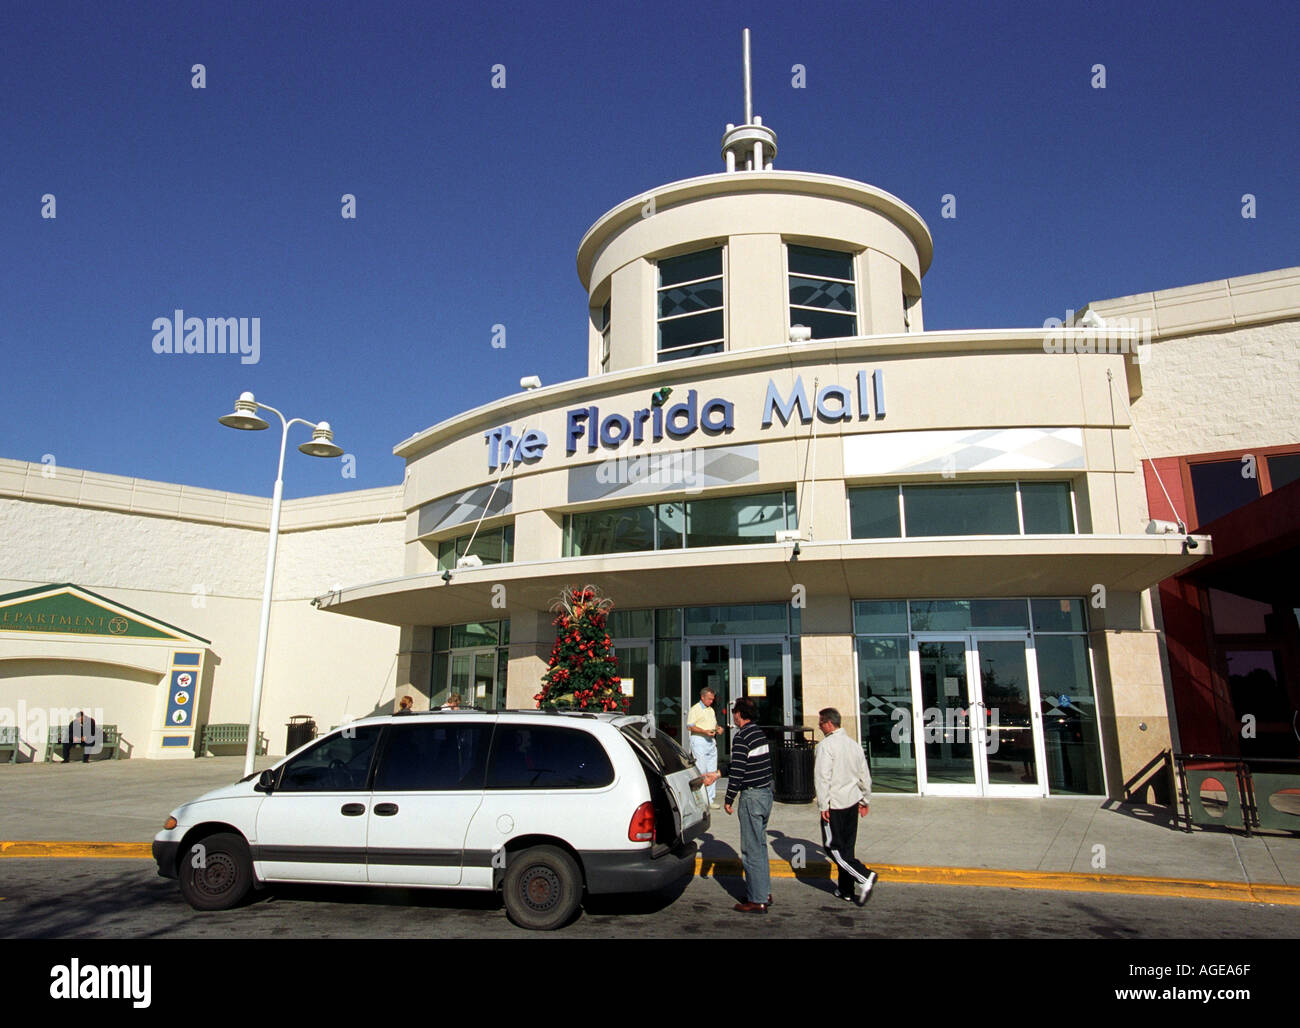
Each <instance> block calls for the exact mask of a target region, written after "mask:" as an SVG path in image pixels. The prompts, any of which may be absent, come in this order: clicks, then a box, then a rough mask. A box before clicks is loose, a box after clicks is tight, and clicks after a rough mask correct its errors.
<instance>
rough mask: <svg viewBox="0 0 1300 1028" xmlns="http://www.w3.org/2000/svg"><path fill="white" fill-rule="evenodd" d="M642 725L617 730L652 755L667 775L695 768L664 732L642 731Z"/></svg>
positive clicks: (689, 758)
mask: <svg viewBox="0 0 1300 1028" xmlns="http://www.w3.org/2000/svg"><path fill="white" fill-rule="evenodd" d="M645 727H646V726H644V725H624V726H623V727H622V728H621V729H619V730H620V731H621V732H622V733H623V734H624V735H626V736H627V737H628V738H629V739H630V740H631V741H632V743H633V745H637V746H643V747H645V748H646V749H647V750H649V751H650V752H651V753H653V754H654V757H655V759H656V760H657V761H658V763H659V766H660V767H661V768H662V769H663V770H664V771H665V772H667V773H668V774H670V775H671V774H676V773H677V772H678V771H689V770H690V769H691V768H692V767H694V766H695V760H694V759H693V758H692V757H688V756H687V755H686V752H685V751H684V750H683V749H682V748H681V747H680V746H678V745H677V743H676V742H674V741H673V739H672V737H671V736H669V735H668V734H666V733H665V732H657V731H656V732H651V731H644V732H643V731H642V729H643V728H645Z"/></svg>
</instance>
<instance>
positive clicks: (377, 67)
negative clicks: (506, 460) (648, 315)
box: [0, 0, 1300, 497]
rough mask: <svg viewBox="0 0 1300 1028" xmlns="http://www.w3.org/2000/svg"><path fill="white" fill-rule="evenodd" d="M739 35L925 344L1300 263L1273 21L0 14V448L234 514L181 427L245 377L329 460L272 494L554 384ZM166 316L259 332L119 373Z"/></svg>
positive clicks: (253, 441) (409, 10)
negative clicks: (346, 215)
mask: <svg viewBox="0 0 1300 1028" xmlns="http://www.w3.org/2000/svg"><path fill="white" fill-rule="evenodd" d="M746 25H748V26H749V27H750V28H751V30H752V33H753V56H754V92H755V109H756V112H757V113H759V114H761V115H762V116H763V119H764V122H765V123H767V124H770V125H772V126H773V127H774V128H775V129H776V131H777V133H778V137H779V146H780V154H779V156H778V158H777V167H778V168H780V169H788V170H800V171H814V172H822V173H826V174H833V175H842V176H846V177H849V178H855V179H859V180H862V181H866V182H870V183H872V184H873V185H876V186H879V187H881V188H884V189H887V190H889V191H890V192H893V193H895V194H896V195H898V196H899V197H900V198H902V199H903V200H904V201H906V202H907V203H909V204H910V205H911V206H912V207H914V208H915V209H916V210H917V211H918V212H920V214H921V215H922V217H923V218H925V220H926V222H927V223H928V224H929V226H930V229H931V232H932V233H933V235H934V240H935V260H934V264H933V266H932V268H931V270H930V272H929V273H928V274H927V276H926V277H925V279H924V288H925V318H926V327H927V328H930V329H940V328H974V327H994V326H1008V327H1023V326H1034V325H1041V324H1042V323H1043V320H1044V319H1045V318H1047V317H1051V316H1058V317H1059V316H1061V315H1062V314H1063V313H1064V311H1065V309H1066V308H1067V307H1076V308H1077V307H1079V306H1081V305H1082V304H1083V303H1086V302H1087V301H1088V300H1091V299H1103V298H1108V297H1113V296H1121V295H1125V294H1128V293H1135V292H1143V291H1147V290H1151V289H1162V288H1168V287H1172V286H1179V285H1188V284H1191V283H1195V282H1203V281H1208V280H1213V279H1217V278H1224V277H1228V276H1233V275H1245V274H1253V273H1256V272H1260V271H1267V270H1272V269H1275V268H1281V267H1289V266H1293V265H1296V264H1300V253H1298V250H1300V248H1298V246H1297V239H1300V174H1297V169H1298V168H1300V119H1297V117H1296V110H1297V108H1298V107H1300V104H1297V97H1296V74H1295V69H1296V59H1295V50H1294V46H1295V40H1296V38H1297V36H1300V13H1297V9H1296V8H1295V7H1294V6H1292V5H1283V4H1274V3H1267V4H1252V3H1246V4H1238V5H1232V6H1229V5H1223V4H1217V3H1215V4H1210V3H1178V4H1175V3H1144V4H1131V3H1080V2H1074V0H1070V2H1065V3H1059V4H1046V3H1044V4H1023V3H1019V4H1012V3H989V4H978V5H976V4H970V5H961V7H960V8H956V6H955V5H950V4H946V3H928V2H921V3H917V4H912V5H899V4H884V3H875V2H856V3H833V4H829V3H828V4H818V3H810V4H806V5H801V6H798V7H795V6H794V5H790V4H778V3H774V2H751V3H746V4H740V3H731V2H720V3H713V4H707V5H698V6H697V5H695V4H686V3H676V2H674V3H661V4H656V5H646V4H635V3H607V4H601V5H598V6H591V7H584V6H581V5H567V4H558V3H557V4H547V5H540V4H537V5H534V4H514V5H512V4H503V3H499V2H496V0H485V2H484V3H476V4H464V5H443V4H426V3H421V4H414V3H383V2H376V3H355V4H353V3H313V4H297V3H295V4H290V3H284V2H271V3H256V4H252V3H249V4H245V3H220V4H216V3H211V4H209V3H184V2H181V3H135V4H129V5H116V4H112V5H108V4H92V3H84V4H68V3H59V2H54V3H50V2H41V3H22V2H18V3H16V2H14V0H8V2H7V3H6V4H5V5H4V7H3V10H0V38H3V39H4V40H5V61H4V62H3V64H0V86H2V87H3V93H2V95H3V97H4V107H5V111H4V114H3V116H0V190H2V195H3V205H2V206H0V332H2V333H3V341H4V350H5V368H4V380H3V381H4V389H3V401H4V402H3V405H2V406H0V457H7V458H11V459H17V460H30V461H41V460H42V459H43V458H44V457H45V456H46V455H47V454H49V455H53V458H54V460H55V461H57V463H58V464H59V465H63V466H71V467H77V468H85V469H89V470H93V471H101V472H107V473H111V474H119V475H133V476H138V477H141V478H150V479H160V480H163V481H170V482H178V483H184V484H187V485H196V486H204V487H208V488H214V489H229V490H233V491H237V492H245V493H253V494H261V495H265V494H268V493H269V492H270V488H271V483H272V479H273V477H274V471H275V441H274V440H272V439H271V433H260V434H253V433H235V432H232V431H230V430H229V429H225V428H222V427H221V426H220V425H218V424H217V421H216V419H217V418H218V417H219V416H220V415H221V414H224V413H226V412H227V411H228V410H229V409H230V407H231V405H232V401H233V400H234V398H235V397H236V396H237V395H238V394H239V393H240V392H241V391H242V390H245V389H250V390H252V391H254V392H255V393H256V394H257V396H258V398H259V399H263V400H265V401H266V402H268V403H272V404H274V405H275V406H277V407H280V408H281V409H282V410H284V411H285V412H286V413H287V414H289V415H291V416H299V417H305V418H309V419H312V420H317V419H322V418H324V419H327V420H329V421H330V422H331V423H332V424H333V425H334V428H335V430H336V433H337V437H338V441H339V443H340V444H341V445H342V446H343V447H344V448H345V449H346V450H347V451H348V452H349V453H350V454H352V455H354V457H355V472H356V477H355V478H344V477H343V476H342V465H341V463H340V462H332V461H330V462H327V461H321V460H312V459H310V458H307V457H303V456H301V455H299V454H297V453H296V452H294V451H292V450H291V454H290V457H289V459H288V463H287V467H286V477H285V495H286V496H291V497H292V496H305V495H314V494H318V493H324V492H336V491H340V490H344V489H351V488H368V487H372V486H383V485H392V484H395V483H397V482H399V481H400V480H401V476H402V462H401V461H400V460H399V459H398V458H396V457H394V456H393V455H392V447H393V446H394V445H395V444H396V443H397V442H399V441H400V440H402V439H404V438H406V437H407V436H409V435H411V434H412V433H414V432H416V431H419V430H421V429H423V428H426V427H428V426H429V425H432V424H434V423H436V422H438V421H441V420H443V419H444V418H447V417H450V416H452V415H454V414H456V413H458V412H460V411H462V410H465V409H467V408H469V407H472V406H475V405H478V404H481V403H487V402H490V401H492V400H493V399H495V398H497V397H500V396H503V395H507V394H509V393H512V392H515V391H516V390H517V388H518V386H517V383H518V380H519V378H520V377H521V376H522V375H526V374H537V375H540V376H541V378H542V380H543V381H544V382H546V383H548V384H550V383H554V382H558V381H562V380H566V379H572V378H576V377H580V376H582V375H583V374H584V373H585V368H586V351H585V346H586V333H585V319H586V305H585V295H584V293H583V291H582V287H581V285H580V283H579V282H578V278H577V274H576V272H575V265H574V256H575V252H576V248H577V244H578V241H579V239H580V238H581V237H582V235H583V233H584V232H585V231H586V230H587V228H588V227H589V226H590V225H591V223H592V222H594V221H595V220H596V219H597V218H598V217H599V216H600V215H601V214H603V213H604V212H605V211H606V210H608V209H609V208H611V207H613V206H615V205H616V204H618V203H619V202H621V201H622V200H624V199H626V198H628V197H630V196H633V195H636V194H637V193H640V192H641V191H643V190H645V189H648V188H650V187H652V186H655V185H658V184H661V183H664V182H668V181H673V180H676V179H682V178H689V177H692V176H695V175H700V174H708V173H712V172H715V171H720V170H721V161H720V159H719V156H718V145H719V140H720V138H721V134H722V131H723V128H724V126H725V124H726V123H727V122H728V121H732V122H739V121H741V120H742V113H743V110H742V91H741V60H740V30H741V28H742V27H744V26H746ZM196 63H202V64H203V65H204V66H205V68H206V88H204V89H194V88H192V86H191V79H192V75H191V70H190V69H191V67H192V65H194V64H196ZM497 64H501V65H504V66H505V69H506V88H504V89H493V88H492V85H491V83H492V67H493V65H497ZM795 64H802V65H803V66H804V67H805V76H806V86H805V87H804V88H794V87H793V85H792V78H793V75H792V67H793V65H795ZM1095 64H1103V65H1105V69H1106V88H1105V89H1095V88H1093V87H1092V85H1091V82H1092V79H1093V73H1092V68H1093V66H1094V65H1095ZM344 193H351V194H353V195H355V196H356V198H357V217H356V218H355V219H354V220H345V219H343V218H342V217H341V216H340V210H341V202H340V197H341V196H342V195H343V194H344ZM1245 193H1251V194H1253V195H1254V196H1255V197H1256V213H1257V216H1256V217H1255V218H1253V219H1246V218H1243V217H1242V216H1241V212H1242V202H1241V197H1242V195H1243V194H1245ZM45 194H53V195H54V196H55V198H56V205H57V207H56V212H57V217H56V218H54V219H45V218H42V217H41V209H42V200H41V198H42V197H43V196H44V195H45ZM944 194H953V195H954V196H955V197H956V198H957V217H956V218H955V219H944V218H942V217H941V216H940V211H941V206H942V199H941V198H942V197H943V196H944ZM177 308H181V309H183V310H184V311H185V312H186V314H187V315H194V316H199V317H227V316H229V317H240V316H243V317H253V316H256V317H260V319H261V355H260V361H259V362H258V363H257V364H255V365H243V364H241V363H240V362H239V360H238V358H237V357H231V356H221V355H203V356H199V355H185V356H167V355H158V354H155V353H154V352H153V349H152V347H151V340H152V338H153V335H154V332H153V329H152V324H153V321H154V319H155V318H158V317H170V316H171V314H172V312H173V311H174V310H175V309H177ZM497 324H501V325H504V326H505V327H506V346H505V348H504V349H494V348H493V347H492V345H491V340H492V332H493V326H494V325H497ZM306 437H307V433H306V431H305V430H304V429H302V428H301V427H299V428H297V429H296V430H295V434H294V435H293V436H291V440H290V444H291V447H292V446H294V445H296V444H297V443H298V442H301V441H303V440H304V439H305V438H306Z"/></svg>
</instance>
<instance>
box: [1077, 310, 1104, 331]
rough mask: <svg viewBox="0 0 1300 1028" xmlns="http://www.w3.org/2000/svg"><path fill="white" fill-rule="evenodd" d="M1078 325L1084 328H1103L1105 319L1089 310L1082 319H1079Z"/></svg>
mask: <svg viewBox="0 0 1300 1028" xmlns="http://www.w3.org/2000/svg"><path fill="white" fill-rule="evenodd" d="M1079 324H1080V325H1081V326H1082V327H1084V328H1105V327H1106V319H1105V318H1103V317H1102V316H1101V315H1100V314H1098V313H1097V312H1096V311H1092V310H1090V311H1086V312H1085V313H1084V315H1083V317H1082V318H1080V319H1079Z"/></svg>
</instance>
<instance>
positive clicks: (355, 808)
mask: <svg viewBox="0 0 1300 1028" xmlns="http://www.w3.org/2000/svg"><path fill="white" fill-rule="evenodd" d="M365 812H366V805H365V804H364V803H345V804H343V806H341V807H339V813H340V814H342V815H343V816H344V817H359V816H360V815H362V814H364V813H365Z"/></svg>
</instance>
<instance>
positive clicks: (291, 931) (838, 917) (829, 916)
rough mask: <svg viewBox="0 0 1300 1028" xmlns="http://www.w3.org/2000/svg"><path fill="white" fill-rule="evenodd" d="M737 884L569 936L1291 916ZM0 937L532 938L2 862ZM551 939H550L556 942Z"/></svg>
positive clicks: (650, 905) (411, 902) (617, 912)
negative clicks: (754, 892) (196, 903)
mask: <svg viewBox="0 0 1300 1028" xmlns="http://www.w3.org/2000/svg"><path fill="white" fill-rule="evenodd" d="M740 889H741V883H740V882H739V881H738V880H735V879H729V878H727V879H712V878H692V879H689V880H688V881H686V882H685V883H683V884H682V885H681V886H679V887H678V888H676V889H675V890H673V891H672V892H669V893H666V894H663V895H650V896H619V897H593V898H590V899H589V900H588V902H587V904H586V906H585V909H584V910H583V912H582V913H580V914H579V916H578V917H577V919H576V920H575V921H573V922H572V923H570V925H569V926H568V927H566V928H564V929H562V930H561V931H560V932H558V933H555V935H556V936H562V937H568V938H578V939H582V938H598V939H631V938H637V939H644V938H676V939H681V938H683V937H688V938H697V939H700V940H709V939H730V938H755V939H762V938H787V939H794V938H856V939H1049V938H1050V939H1062V938H1075V939H1207V940H1210V939H1227V938H1243V939H1251V938H1253V939H1279V938H1295V937H1296V936H1297V935H1298V934H1300V922H1298V920H1297V916H1296V910H1295V908H1294V907H1282V906H1269V905H1262V904H1248V903H1235V902H1224V901H1217V900H1185V899H1165V898H1157V897H1149V896H1127V895H1104V894H1087V893H1077V892H1069V893H1066V892H1048V891H1040V890H1033V889H1000V888H987V887H985V888H971V887H954V886H939V885H902V884H891V883H890V882H888V881H887V880H883V879H882V880H881V882H880V883H879V884H878V885H877V887H876V893H875V895H873V897H872V898H871V900H870V902H869V903H868V904H867V906H866V907H865V908H861V909H859V908H858V907H856V906H854V905H852V904H846V903H843V902H841V901H839V900H837V899H835V898H834V897H832V896H831V895H830V892H829V889H830V884H829V883H828V882H826V881H825V880H807V881H798V880H794V879H773V881H772V892H773V896H774V903H773V906H772V909H771V910H770V911H769V912H768V913H767V914H766V915H745V914H738V913H735V912H734V911H733V910H732V904H733V903H734V902H735V900H736V898H737V897H738V896H739V894H740ZM0 937H3V938H10V939H16V938H47V939H49V938H53V939H122V938H127V939H132V938H134V939H181V938H205V939H232V938H240V939H255V938H281V939H284V938H301V939H320V938H327V939H328V938H366V939H430V938H438V939H468V938H476V939H496V938H532V939H536V938H538V934H537V933H532V932H526V931H523V930H522V929H519V928H516V927H515V926H514V925H513V924H511V923H510V921H509V920H508V919H507V918H506V915H505V912H504V910H503V909H502V907H501V904H500V902H499V901H498V900H497V899H496V898H495V897H492V896H488V895H485V894H482V893H473V892H456V891H451V890H422V889H381V888H371V887H365V886H356V887H344V886H329V887H326V886H309V885H296V886H281V887H278V888H276V889H275V890H271V891H266V892H259V893H256V894H255V898H254V899H253V900H252V901H251V902H249V903H247V904H246V905H244V906H242V907H240V908H238V909H235V910H230V911H222V912H217V913H200V912H197V911H194V910H192V909H191V908H190V907H189V905H188V904H187V903H186V902H185V901H184V900H183V899H182V898H181V895H180V892H179V891H178V889H177V886H176V883H175V882H174V881H170V880H168V879H164V878H160V877H158V875H157V873H156V870H155V866H154V864H153V862H152V861H149V860H75V859H74V860H68V859H62V860H46V859H31V860H28V859H4V860H0ZM552 937H554V936H552Z"/></svg>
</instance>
